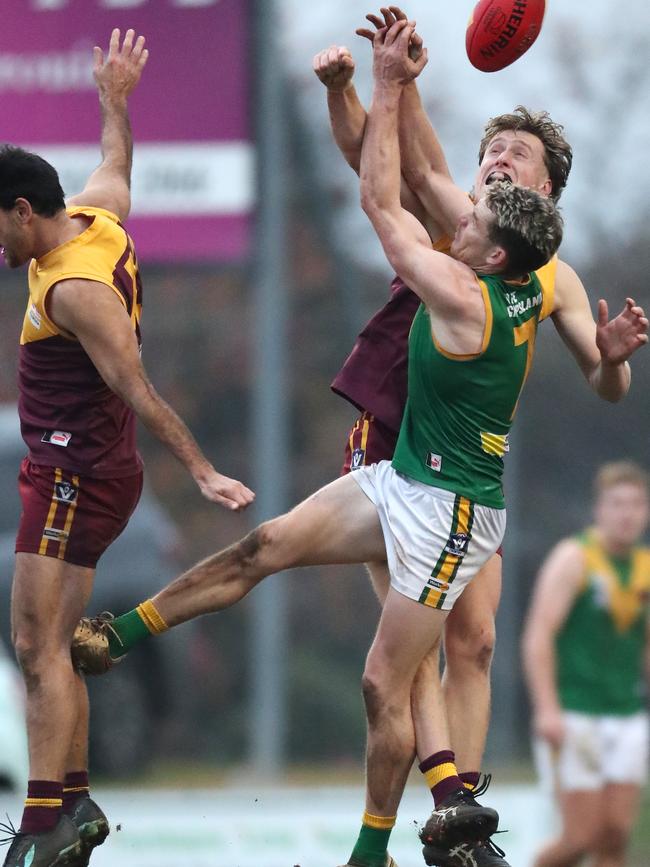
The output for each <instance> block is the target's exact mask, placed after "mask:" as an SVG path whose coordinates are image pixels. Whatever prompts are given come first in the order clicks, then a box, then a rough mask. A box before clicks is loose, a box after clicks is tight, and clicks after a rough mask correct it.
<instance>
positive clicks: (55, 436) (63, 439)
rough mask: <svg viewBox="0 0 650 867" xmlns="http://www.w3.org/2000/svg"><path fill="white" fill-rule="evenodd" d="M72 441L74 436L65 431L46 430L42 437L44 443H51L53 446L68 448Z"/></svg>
mask: <svg viewBox="0 0 650 867" xmlns="http://www.w3.org/2000/svg"><path fill="white" fill-rule="evenodd" d="M71 439H72V434H71V433H68V431H65V430H46V431H45V433H44V434H43V436H42V437H41V442H42V443H50V445H53V446H63V448H67V446H68V443H69V442H70V440H71Z"/></svg>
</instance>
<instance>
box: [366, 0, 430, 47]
mask: <svg viewBox="0 0 650 867" xmlns="http://www.w3.org/2000/svg"><path fill="white" fill-rule="evenodd" d="M379 11H380V12H381V14H382V16H383V19H382V18H380V17H379V15H373V14H372V13H368V15H366V18H367V20H368V21H369V22H370V23H371V24H372V25H373V26H374V28H375V29H374V30H369V29H368V28H366V27H359V28H358V29H357V30H356V31H355V32H356V34H357V36H363V37H364V38H365V39H369V40H370V42H373V41H374V38H375V36H376V34H377V32H378V31H379V30H383V29H384V28H385V27H392V26H393V24H394V23H395V22H396V21H408V16H407V14H406V12H403V11H402V10H401V9H400V7H399V6H382V7H381V9H380V10H379ZM423 47H424V43H423V41H422V37H421V36H420V34H419V33H416V32H415V31H414V32H413V34H412V36H411V40H410V42H409V55H410V57H411V60H418V59H419V57H420V55H421V54H422V50H423Z"/></svg>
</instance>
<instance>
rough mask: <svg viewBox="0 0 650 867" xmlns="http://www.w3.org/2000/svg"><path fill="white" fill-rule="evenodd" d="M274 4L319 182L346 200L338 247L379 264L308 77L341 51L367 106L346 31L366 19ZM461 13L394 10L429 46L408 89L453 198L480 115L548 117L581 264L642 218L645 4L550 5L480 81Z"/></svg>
mask: <svg viewBox="0 0 650 867" xmlns="http://www.w3.org/2000/svg"><path fill="white" fill-rule="evenodd" d="M279 2H280V3H281V4H282V10H283V14H284V21H283V25H284V26H283V29H282V32H283V34H284V50H285V52H284V53H285V57H286V58H287V62H288V64H289V70H290V75H291V77H292V82H293V84H294V86H297V87H298V89H299V90H298V92H299V94H300V105H301V107H302V110H303V111H304V113H305V115H306V117H308V118H309V124H310V127H311V129H312V132H313V133H314V137H315V140H316V141H317V142H318V143H319V144H318V147H319V159H320V161H321V172H322V176H323V177H324V178H325V180H326V183H327V184H328V185H329V186H332V187H336V189H337V192H338V193H339V194H341V196H342V198H343V200H344V202H345V205H342V208H341V214H340V230H341V238H342V239H343V243H345V244H347V245H348V247H349V249H350V250H351V251H352V252H353V253H354V254H355V256H356V257H358V258H360V259H363V260H364V261H372V262H373V264H378V263H381V261H382V258H383V256H382V254H381V251H380V249H379V246H378V243H375V241H374V239H373V236H372V233H371V230H370V228H369V224H368V223H367V220H366V218H365V216H364V215H363V214H362V213H361V212H360V209H359V206H358V189H357V184H356V180H355V176H354V175H353V174H352V172H351V170H350V169H348V168H347V166H345V165H344V164H343V160H342V158H341V157H340V156H339V155H338V152H337V151H336V149H335V148H334V146H333V144H332V140H331V135H330V134H329V132H328V129H329V128H328V121H327V111H326V101H325V90H324V88H323V86H322V85H321V84H320V83H319V82H318V80H317V79H316V77H315V75H314V74H313V72H312V71H311V60H312V56H313V54H314V53H315V52H316V51H318V50H319V49H320V48H323V47H326V46H328V45H330V44H333V43H336V44H344V45H347V46H348V47H349V48H350V49H351V50H352V53H353V55H354V57H355V60H356V61H357V73H356V83H357V89H358V91H359V94H360V96H361V98H362V100H363V101H364V103H365V104H366V105H367V104H368V102H369V98H370V93H371V86H372V81H371V74H370V47H369V44H368V43H367V42H366V41H365V40H363V39H361V38H360V37H357V36H355V34H354V30H355V28H356V27H358V26H360V25H362V24H363V21H364V15H365V13H366V12H367V11H373V10H372V9H371V8H370V7H368V8H366V6H365V4H360V3H358V2H350V0H327V2H320V3H318V2H314V3H310V4H305V3H304V0H279ZM471 8H472V4H470V3H465V2H458V0H455V2H453V3H447V4H442V3H436V2H435V0H426V2H425V0H412V2H411V3H409V5H408V6H407V7H405V9H406V11H407V12H408V14H409V15H410V16H411V17H412V18H415V19H416V20H417V23H418V30H419V31H420V32H421V34H422V36H423V37H424V40H425V44H426V45H427V46H428V48H429V64H428V66H427V67H426V69H425V70H424V72H423V73H422V75H421V76H420V79H419V80H418V81H419V85H420V88H421V92H422V94H423V99H424V102H425V105H426V107H427V110H428V112H429V114H430V116H431V117H432V119H433V120H434V123H435V124H436V126H437V129H438V132H439V135H440V138H441V140H442V143H443V145H444V147H445V149H446V152H447V157H448V160H449V163H450V167H451V169H452V172H453V174H454V176H455V177H456V179H457V181H458V182H459V183H460V184H461V185H462V186H463V187H464V188H467V189H469V188H470V187H471V185H472V180H473V177H474V173H475V170H476V160H477V156H476V154H477V145H478V141H479V139H480V136H481V132H482V126H483V123H484V122H485V120H486V119H487V118H488V117H490V116H492V115H494V114H500V113H502V112H505V111H510V110H512V108H513V107H514V106H515V105H516V104H518V103H523V104H525V105H527V106H528V107H530V108H534V109H542V108H543V109H546V110H548V111H549V112H550V113H551V115H552V116H553V118H554V119H555V120H557V121H559V122H561V123H563V124H564V126H565V129H566V133H567V138H568V139H569V141H570V142H571V144H572V145H573V148H574V167H573V171H572V174H571V178H570V180H569V185H568V187H567V191H566V192H565V194H564V195H563V197H562V204H563V207H564V215H565V219H566V223H567V231H566V235H565V237H566V240H565V244H564V247H563V251H564V255H565V257H567V258H569V259H570V260H571V261H574V262H576V264H580V263H583V262H584V261H585V260H586V258H587V257H588V256H589V251H590V249H591V247H592V245H593V243H594V242H595V240H597V239H598V233H599V232H602V231H605V232H607V234H609V235H612V236H614V237H615V238H618V237H622V236H623V235H624V234H625V233H630V232H635V231H636V228H637V227H638V224H639V221H644V222H647V221H648V220H650V204H649V197H650V3H648V0H628V2H627V3H625V4H615V3H612V2H611V0H589V3H586V2H584V0H583V2H579V3H572V4H565V3H560V2H559V0H549V2H548V3H547V12H546V19H545V22H544V27H543V30H542V33H541V35H540V37H539V38H538V40H537V42H536V43H535V45H534V46H533V47H532V48H531V49H530V51H529V52H528V53H527V54H526V55H525V56H524V57H523V58H522V59H520V60H519V61H518V62H517V63H515V64H513V65H512V66H510V67H508V68H507V69H505V70H502V71H501V72H498V73H491V74H486V73H481V72H478V71H477V70H475V69H474V68H473V67H472V66H471V65H470V63H469V61H468V60H467V57H466V54H465V29H466V25H467V21H468V19H469V13H470V11H471ZM374 11H377V10H374ZM321 143H322V147H321ZM337 200H338V198H337Z"/></svg>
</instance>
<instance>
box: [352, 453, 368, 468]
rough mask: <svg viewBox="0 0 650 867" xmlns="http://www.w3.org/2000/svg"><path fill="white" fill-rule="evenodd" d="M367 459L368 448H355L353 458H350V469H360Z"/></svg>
mask: <svg viewBox="0 0 650 867" xmlns="http://www.w3.org/2000/svg"><path fill="white" fill-rule="evenodd" d="M365 461H366V450H365V449H355V450H354V451H353V452H352V459H351V460H350V469H351V470H358V469H359V467H362V466H363V465H364V464H365Z"/></svg>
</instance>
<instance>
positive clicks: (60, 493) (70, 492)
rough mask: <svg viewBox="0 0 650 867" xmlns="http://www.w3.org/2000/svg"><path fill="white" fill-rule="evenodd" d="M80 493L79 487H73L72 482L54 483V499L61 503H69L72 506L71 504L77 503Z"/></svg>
mask: <svg viewBox="0 0 650 867" xmlns="http://www.w3.org/2000/svg"><path fill="white" fill-rule="evenodd" d="M78 493H79V487H78V486H77V485H73V484H72V482H55V483H54V499H55V500H57V502H59V503H67V504H68V505H70V504H71V503H74V502H76V500H77V494H78Z"/></svg>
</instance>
